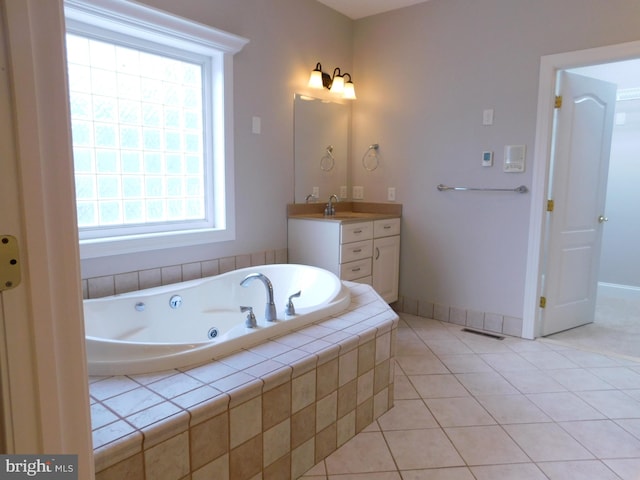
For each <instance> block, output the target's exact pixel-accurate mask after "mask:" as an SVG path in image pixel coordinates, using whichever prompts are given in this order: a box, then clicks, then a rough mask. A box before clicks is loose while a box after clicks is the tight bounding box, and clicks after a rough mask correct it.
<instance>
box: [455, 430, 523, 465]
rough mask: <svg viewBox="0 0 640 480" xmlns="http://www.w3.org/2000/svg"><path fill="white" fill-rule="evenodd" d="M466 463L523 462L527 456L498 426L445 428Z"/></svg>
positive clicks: (495, 463)
mask: <svg viewBox="0 0 640 480" xmlns="http://www.w3.org/2000/svg"><path fill="white" fill-rule="evenodd" d="M444 430H445V432H446V434H447V436H448V437H449V438H450V439H451V442H452V443H453V444H454V445H455V447H456V449H457V450H458V452H460V455H462V458H464V460H465V462H466V463H467V465H470V466H471V465H497V464H508V463H524V462H528V461H529V458H528V457H527V456H526V455H525V453H524V452H523V451H522V450H521V449H520V447H518V445H517V444H516V443H515V442H514V441H513V440H512V439H511V438H510V437H509V436H508V435H507V434H506V433H505V431H504V430H503V429H502V428H501V427H499V426H484V427H456V428H445V429H444Z"/></svg>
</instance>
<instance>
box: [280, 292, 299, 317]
mask: <svg viewBox="0 0 640 480" xmlns="http://www.w3.org/2000/svg"><path fill="white" fill-rule="evenodd" d="M301 293H302V290H300V291H298V292H297V293H294V294H293V295H291V296H290V297H289V301H288V302H287V306H286V308H285V310H284V314H285V315H289V316H291V315H295V314H296V309H295V307H294V306H293V301H292V300H291V299H292V298H298V297H299V296H300V294H301Z"/></svg>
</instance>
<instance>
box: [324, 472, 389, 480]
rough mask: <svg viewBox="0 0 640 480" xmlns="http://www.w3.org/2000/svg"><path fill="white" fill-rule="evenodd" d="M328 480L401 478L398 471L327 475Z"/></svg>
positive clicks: (384, 479)
mask: <svg viewBox="0 0 640 480" xmlns="http://www.w3.org/2000/svg"><path fill="white" fill-rule="evenodd" d="M328 478H329V480H402V478H401V477H400V474H399V473H398V472H379V473H353V474H350V475H329V477H328Z"/></svg>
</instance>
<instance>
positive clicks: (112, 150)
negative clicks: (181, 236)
mask: <svg viewBox="0 0 640 480" xmlns="http://www.w3.org/2000/svg"><path fill="white" fill-rule="evenodd" d="M67 58H68V70H69V95H70V106H71V122H72V134H73V152H74V161H75V178H76V201H77V208H78V226H79V228H80V229H81V230H82V229H87V228H96V227H111V226H117V225H143V224H153V223H160V222H163V223H167V222H184V221H193V220H205V219H206V213H207V212H206V198H205V184H206V181H205V180H206V179H205V175H206V170H207V169H206V168H205V157H206V155H205V151H204V143H205V142H204V136H203V125H204V113H203V67H202V65H200V64H197V63H193V62H188V61H184V60H180V59H176V58H171V57H167V56H162V55H159V54H155V53H151V52H147V51H144V50H141V49H138V48H133V47H130V46H123V45H118V44H115V43H112V42H106V41H102V40H97V39H93V38H88V37H85V36H80V35H74V34H68V35H67Z"/></svg>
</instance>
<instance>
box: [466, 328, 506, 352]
mask: <svg viewBox="0 0 640 480" xmlns="http://www.w3.org/2000/svg"><path fill="white" fill-rule="evenodd" d="M460 338H461V339H462V341H463V342H464V343H465V345H467V346H468V347H469V350H471V351H472V352H474V353H511V352H512V350H511V349H509V347H508V346H507V345H505V343H504V341H502V340H498V339H495V338H490V337H487V338H485V337H481V336H478V335H477V334H474V333H464V332H463V333H462V334H461V335H460Z"/></svg>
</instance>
